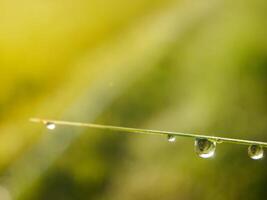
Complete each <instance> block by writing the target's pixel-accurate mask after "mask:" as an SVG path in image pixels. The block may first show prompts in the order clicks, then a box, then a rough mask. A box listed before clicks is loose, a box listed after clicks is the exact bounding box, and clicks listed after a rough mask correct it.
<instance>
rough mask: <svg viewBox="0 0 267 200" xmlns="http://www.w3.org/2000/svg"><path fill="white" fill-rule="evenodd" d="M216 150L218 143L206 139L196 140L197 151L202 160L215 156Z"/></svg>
mask: <svg viewBox="0 0 267 200" xmlns="http://www.w3.org/2000/svg"><path fill="white" fill-rule="evenodd" d="M215 150H216V142H213V141H210V140H208V139H205V138H196V140H195V151H196V153H197V155H198V156H199V157H201V158H210V157H212V156H214V154H215Z"/></svg>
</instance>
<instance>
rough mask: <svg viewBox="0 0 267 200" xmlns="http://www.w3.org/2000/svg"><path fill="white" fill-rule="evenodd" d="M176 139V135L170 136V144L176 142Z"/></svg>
mask: <svg viewBox="0 0 267 200" xmlns="http://www.w3.org/2000/svg"><path fill="white" fill-rule="evenodd" d="M175 140H176V137H175V136H174V135H168V142H175Z"/></svg>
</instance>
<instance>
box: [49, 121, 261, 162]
mask: <svg viewBox="0 0 267 200" xmlns="http://www.w3.org/2000/svg"><path fill="white" fill-rule="evenodd" d="M44 124H45V126H46V128H47V129H49V130H54V129H55V128H56V124H55V123H53V122H49V121H45V122H44ZM167 140H168V142H175V141H176V136H175V135H171V134H168V135H167ZM217 143H221V142H220V141H214V140H210V139H207V138H196V139H195V152H196V154H197V155H198V156H199V157H201V158H211V157H213V156H214V155H215V151H216V144H217ZM248 156H249V157H250V158H251V159H253V160H259V159H262V158H263V156H264V150H263V147H262V146H260V145H258V144H253V145H250V146H249V147H248Z"/></svg>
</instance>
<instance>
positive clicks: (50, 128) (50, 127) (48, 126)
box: [45, 122, 56, 130]
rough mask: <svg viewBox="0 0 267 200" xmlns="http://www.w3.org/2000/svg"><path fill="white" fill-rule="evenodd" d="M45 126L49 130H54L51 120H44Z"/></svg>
mask: <svg viewBox="0 0 267 200" xmlns="http://www.w3.org/2000/svg"><path fill="white" fill-rule="evenodd" d="M45 126H46V128H47V129H49V130H54V129H55V128H56V125H55V124H54V123H52V122H46V123H45Z"/></svg>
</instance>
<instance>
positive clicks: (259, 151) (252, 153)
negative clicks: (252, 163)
mask: <svg viewBox="0 0 267 200" xmlns="http://www.w3.org/2000/svg"><path fill="white" fill-rule="evenodd" d="M248 155H249V157H250V158H252V159H253V160H259V159H262V158H263V155H264V151H263V148H262V147H261V146H260V145H254V144H253V145H250V146H249V147H248Z"/></svg>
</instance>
